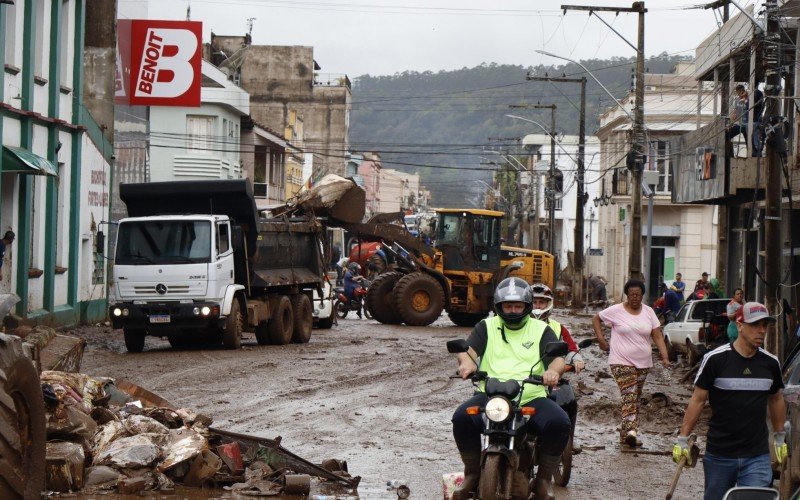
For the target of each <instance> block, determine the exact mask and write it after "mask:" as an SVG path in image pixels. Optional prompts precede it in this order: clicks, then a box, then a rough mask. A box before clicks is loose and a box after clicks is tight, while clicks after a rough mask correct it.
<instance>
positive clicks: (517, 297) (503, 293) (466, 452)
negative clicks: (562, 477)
mask: <svg viewBox="0 0 800 500" xmlns="http://www.w3.org/2000/svg"><path fill="white" fill-rule="evenodd" d="M532 310H533V294H532V293H531V290H530V288H529V287H528V284H527V283H526V282H524V281H523V280H521V279H519V278H506V279H504V280H503V281H501V282H500V284H499V285H498V287H497V289H496V290H495V293H494V311H495V314H496V316H493V317H490V318H487V319H484V320H482V321H481V322H480V323H478V324H477V325H476V326H475V328H473V330H472V333H470V335H469V337H468V338H467V343H468V344H469V345H470V352H469V353H459V354H457V356H458V374H459V375H460V376H461V378H463V379H467V378H469V377H470V376H471V375H472V374H473V373H474V372H475V371H476V369H480V370H481V371H484V372H486V373H487V374H488V376H489V377H494V378H498V379H500V380H511V379H513V380H523V379H525V378H526V377H528V375H529V374H530V370H531V367H532V366H534V365H536V364H537V362H538V361H539V360H540V359H542V358H544V359H543V361H542V363H539V364H538V365H537V366H536V368H535V369H534V370H533V374H536V375H541V376H542V379H543V381H544V383H545V384H546V385H548V386H551V387H552V386H555V385H556V384H557V383H558V380H559V378H560V377H561V375H563V373H564V370H565V364H564V360H563V359H562V358H555V359H549V358H545V357H544V349H545V346H546V345H547V343H549V342H557V341H558V337H557V336H556V334H555V333H554V332H553V329H552V328H550V326H548V325H547V324H546V323H545V322H543V321H539V320H536V319H534V318H531V316H530V314H531V311H532ZM470 355H471V356H472V357H473V358H477V357H478V356H480V358H481V359H480V366H479V367H476V366H475V363H474V362H473V361H472V358H470ZM547 394H548V393H547V389H546V388H545V387H543V386H540V385H533V384H526V385H525V387H524V390H523V394H522V399H521V401H520V403H521V405H522V406H529V407H533V408H536V414H535V415H534V416H533V417H531V419H530V420H529V421H528V423H527V424H526V426H525V428H526V430H527V431H528V432H530V433H534V434H536V435H537V436H538V439H539V441H538V442H539V449H540V456H539V469H538V471H537V474H536V482H535V488H534V492H535V494H536V497H535V498H537V499H545V498H552V497H551V496H550V495H551V488H550V482H551V480H552V477H553V472H554V471H555V470H556V468H557V467H558V464H559V461H560V458H561V453H562V452H563V451H564V448H565V446H566V444H567V441H568V439H569V433H570V421H569V417H568V416H567V414H566V413H565V412H564V410H562V409H561V408H560V407H559V406H558V405H557V404H556V403H555V402H554V401H552V400H551V399H549V398H548V397H547ZM487 399H488V398H487V396H486V394H485V392H483V389H479V390H478V392H476V393H475V394H474V395H473V396H472V397H471V398H470V399H468V400H467V401H466V402H464V403H462V404H461V406H459V407H458V408H457V409H456V411H455V413H454V414H453V418H452V422H453V437H454V438H455V441H456V445H457V447H458V451H459V452H460V454H461V460H462V461H463V462H464V483H463V484H462V486H461V487H460V488H459V489H458V490H456V492H455V494H454V496H453V498H454V499H457V498H470V496H471V494H472V492H474V491H475V490H476V488H477V487H478V482H479V479H480V471H481V432H482V430H483V421H482V419H481V416H480V415H467V412H466V409H467V408H468V407H470V406H484V405H485V404H486V402H487Z"/></svg>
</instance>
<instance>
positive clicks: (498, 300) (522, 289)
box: [494, 277, 533, 328]
mask: <svg viewBox="0 0 800 500" xmlns="http://www.w3.org/2000/svg"><path fill="white" fill-rule="evenodd" d="M503 302H522V303H523V304H525V309H524V310H523V311H522V312H520V313H512V314H507V313H504V312H503V307H502V305H501V304H502V303H503ZM532 309H533V293H531V289H530V287H529V286H528V283H526V282H525V281H524V280H522V279H520V278H513V277H512V278H506V279H504V280H503V281H501V282H500V284H499V285H497V289H495V291H494V312H495V314H497V315H498V316H500V318H502V319H503V321H504V322H505V323H506V325H508V326H509V327H511V328H519V327H521V326H522V325H524V324H525V323H526V322H527V321H528V318H529V317H530V314H531V310H532Z"/></svg>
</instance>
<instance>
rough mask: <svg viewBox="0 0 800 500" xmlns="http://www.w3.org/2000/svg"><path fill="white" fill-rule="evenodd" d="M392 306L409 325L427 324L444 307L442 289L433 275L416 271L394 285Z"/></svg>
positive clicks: (437, 317) (437, 316) (438, 314)
mask: <svg viewBox="0 0 800 500" xmlns="http://www.w3.org/2000/svg"><path fill="white" fill-rule="evenodd" d="M394 307H395V309H397V311H398V312H399V313H400V317H401V318H403V322H404V323H405V324H407V325H410V326H427V325H430V324H431V323H433V322H434V321H436V320H437V319H439V316H441V314H442V310H443V309H444V290H442V287H441V285H439V282H438V281H436V279H434V278H433V276H430V275H428V274H425V273H421V272H416V273H411V274H407V275H405V276H403V277H402V278H400V281H398V282H397V285H395V287H394Z"/></svg>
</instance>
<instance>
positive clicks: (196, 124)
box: [186, 115, 214, 155]
mask: <svg viewBox="0 0 800 500" xmlns="http://www.w3.org/2000/svg"><path fill="white" fill-rule="evenodd" d="M213 135H214V117H213V116H198V115H188V116H186V136H187V140H186V150H187V152H189V153H193V154H203V155H205V154H208V153H209V150H211V149H212V144H211V141H212V138H213Z"/></svg>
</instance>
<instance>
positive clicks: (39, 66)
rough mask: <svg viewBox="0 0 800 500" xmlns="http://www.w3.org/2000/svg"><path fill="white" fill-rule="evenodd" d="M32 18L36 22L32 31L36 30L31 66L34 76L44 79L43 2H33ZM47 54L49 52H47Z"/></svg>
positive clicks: (45, 74)
mask: <svg viewBox="0 0 800 500" xmlns="http://www.w3.org/2000/svg"><path fill="white" fill-rule="evenodd" d="M34 9H35V10H34V12H35V15H34V18H35V19H37V20H38V22H37V23H35V27H34V30H36V33H35V34H36V40H35V42H36V45H35V46H34V47H35V49H34V51H33V52H34V57H35V61H34V66H33V74H34V75H36V76H41V77H46V76H47V72H46V71H45V43H44V42H45V39H44V23H43V22H42V19H44V0H36V1H35V2H34ZM47 52H49V50H48V51H47Z"/></svg>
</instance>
